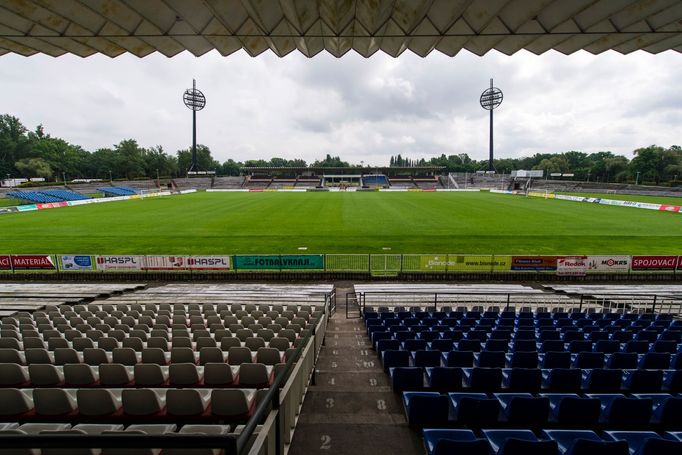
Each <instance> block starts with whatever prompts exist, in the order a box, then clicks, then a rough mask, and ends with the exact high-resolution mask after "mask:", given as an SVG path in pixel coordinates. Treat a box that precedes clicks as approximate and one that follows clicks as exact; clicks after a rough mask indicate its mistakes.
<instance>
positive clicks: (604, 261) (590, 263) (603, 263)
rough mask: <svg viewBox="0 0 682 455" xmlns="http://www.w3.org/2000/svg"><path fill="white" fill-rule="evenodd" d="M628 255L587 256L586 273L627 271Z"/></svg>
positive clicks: (628, 268)
mask: <svg viewBox="0 0 682 455" xmlns="http://www.w3.org/2000/svg"><path fill="white" fill-rule="evenodd" d="M629 271H630V256H588V257H587V273H628V272H629Z"/></svg>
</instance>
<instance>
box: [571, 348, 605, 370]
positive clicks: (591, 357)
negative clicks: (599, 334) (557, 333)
mask: <svg viewBox="0 0 682 455" xmlns="http://www.w3.org/2000/svg"><path fill="white" fill-rule="evenodd" d="M575 367H576V368H583V369H586V368H590V369H591V368H604V353H603V352H584V351H583V352H579V353H578V355H577V356H576V359H575Z"/></svg>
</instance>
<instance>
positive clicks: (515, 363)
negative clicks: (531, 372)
mask: <svg viewBox="0 0 682 455" xmlns="http://www.w3.org/2000/svg"><path fill="white" fill-rule="evenodd" d="M508 359H509V366H510V367H512V368H537V367H538V353H537V352H522V351H515V352H514V353H513V354H511V355H509V356H508Z"/></svg>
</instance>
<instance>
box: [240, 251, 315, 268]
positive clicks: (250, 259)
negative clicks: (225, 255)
mask: <svg viewBox="0 0 682 455" xmlns="http://www.w3.org/2000/svg"><path fill="white" fill-rule="evenodd" d="M234 266H235V268H236V269H237V270H239V269H245V270H306V269H308V270H310V269H315V270H319V269H324V256H322V255H321V254H297V255H281V256H274V255H273V256H235V257H234Z"/></svg>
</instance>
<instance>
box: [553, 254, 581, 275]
mask: <svg viewBox="0 0 682 455" xmlns="http://www.w3.org/2000/svg"><path fill="white" fill-rule="evenodd" d="M556 274H557V275H558V276H585V275H586V274H587V256H560V257H558V258H557V261H556Z"/></svg>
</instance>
